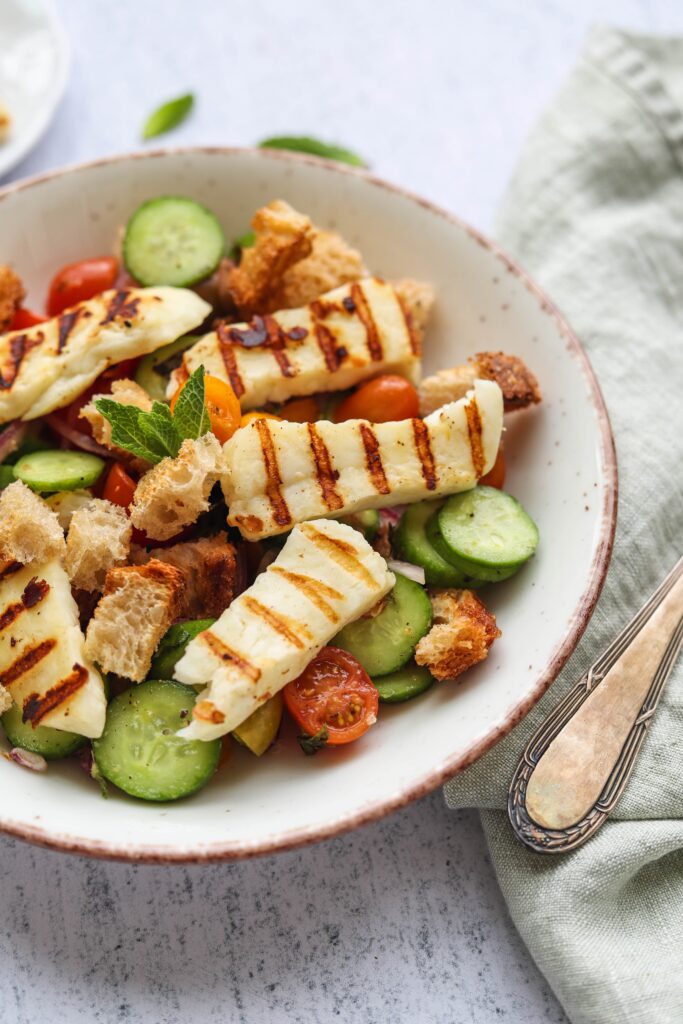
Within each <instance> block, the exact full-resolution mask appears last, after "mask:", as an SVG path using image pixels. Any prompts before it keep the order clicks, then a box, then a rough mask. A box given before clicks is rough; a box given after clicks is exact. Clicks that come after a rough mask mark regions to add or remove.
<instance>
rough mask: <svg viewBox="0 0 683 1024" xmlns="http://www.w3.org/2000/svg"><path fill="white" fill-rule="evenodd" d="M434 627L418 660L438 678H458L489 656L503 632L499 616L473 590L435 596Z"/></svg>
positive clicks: (420, 647) (421, 645) (417, 654)
mask: <svg viewBox="0 0 683 1024" xmlns="http://www.w3.org/2000/svg"><path fill="white" fill-rule="evenodd" d="M431 601H432V609H433V612H434V625H433V626H432V628H431V629H430V631H429V632H428V633H427V635H426V636H423V637H422V639H421V640H420V642H419V643H418V645H417V648H416V650H415V661H416V662H417V664H418V665H424V666H425V667H426V668H428V669H429V671H430V672H431V673H432V675H433V676H434V677H435V678H436V679H455V678H456V677H457V676H459V675H461V674H462V673H463V672H465V671H466V670H467V669H468V668H471V667H472V665H476V664H478V662H480V661H483V660H484V658H486V657H488V653H489V650H490V648H491V644H492V643H493V641H494V640H496V639H497V638H498V637H499V636H500V635H501V632H500V630H499V629H498V627H497V625H496V617H495V615H494V614H493V613H492V612H490V611H489V610H488V609H487V608H486V606H485V605H484V604H483V602H482V601H480V599H479V598H478V597H477V596H476V594H474V593H473V592H472V591H471V590H441V591H436V592H435V593H433V594H432V595H431Z"/></svg>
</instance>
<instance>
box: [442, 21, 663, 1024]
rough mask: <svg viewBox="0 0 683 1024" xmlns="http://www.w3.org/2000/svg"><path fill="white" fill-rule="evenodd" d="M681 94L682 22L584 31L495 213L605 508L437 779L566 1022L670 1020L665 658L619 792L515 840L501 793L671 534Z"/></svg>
mask: <svg viewBox="0 0 683 1024" xmlns="http://www.w3.org/2000/svg"><path fill="white" fill-rule="evenodd" d="M682 111H683V38H680V39H664V38H659V39H657V38H652V37H644V36H636V35H627V34H625V33H622V32H617V31H615V30H610V29H599V30H597V31H596V32H594V33H593V34H592V35H591V37H590V39H589V42H588V46H587V48H586V51H585V53H584V55H583V57H582V59H581V61H580V63H579V65H578V67H577V68H576V70H575V71H574V72H573V74H572V76H571V77H570V79H569V81H568V82H567V84H566V85H565V87H564V89H563V90H562V92H561V93H560V95H559V96H558V97H557V99H556V100H555V102H554V103H553V105H552V107H551V108H550V110H549V111H548V112H547V113H546V115H545V116H544V118H543V119H542V122H541V123H540V124H539V126H538V128H537V129H536V131H535V133H534V134H533V135H532V137H531V139H530V140H529V142H528V145H527V146H526V149H525V151H524V154H523V157H522V160H521V163H520V165H519V167H518V169H517V172H516V175H515V177H514V180H513V182H512V185H511V186H510V189H509V191H508V194H507V196H506V198H505V201H504V204H503V208H502V211H501V214H500V218H499V222H498V231H497V234H498V236H499V237H500V239H501V240H502V242H503V244H504V245H505V246H506V247H507V249H508V250H509V251H510V252H512V253H513V254H515V255H516V256H518V257H519V259H520V261H521V262H522V264H523V265H524V266H525V267H526V268H527V269H528V270H529V271H530V273H531V274H532V275H533V276H534V277H536V278H537V280H538V281H539V282H540V283H541V284H542V285H543V286H544V287H545V288H546V289H547V291H548V293H549V294H550V295H551V296H552V298H553V300H554V301H555V302H556V303H557V304H558V306H559V307H560V309H561V310H562V311H563V312H564V314H565V315H566V317H567V319H568V320H569V323H570V324H571V325H572V326H573V328H574V330H575V331H576V332H577V334H578V336H579V337H580V338H581V340H582V341H583V344H584V345H585V347H586V349H587V351H588V355H589V358H590V360H591V362H592V364H593V367H594V368H595V370H596V372H597V375H598V378H599V380H600V383H601V386H602V389H603V392H604V395H605V399H606V401H607V405H608V408H609V412H610V416H611V420H612V426H613V429H614V434H615V438H616V445H617V455H618V461H619V473H620V500H619V520H618V526H617V536H616V543H615V547H614V555H613V559H612V564H611V568H610V570H609V574H608V577H607V581H606V584H605V588H604V591H603V594H602V597H601V599H600V601H599V603H598V606H597V609H596V612H595V614H594V616H593V618H592V620H591V623H590V626H589V628H588V630H587V632H586V634H585V637H584V639H583V641H582V642H581V644H580V645H579V647H578V649H577V651H576V652H575V653H574V655H573V656H572V658H571V659H570V661H569V663H568V664H567V665H566V667H565V669H564V671H563V672H562V674H561V675H560V677H559V679H558V680H557V681H556V683H555V684H554V685H553V686H552V687H551V689H550V691H549V693H548V694H547V695H546V697H545V698H544V699H543V700H542V701H541V702H540V704H539V705H538V706H537V707H536V708H535V709H534V711H533V712H532V713H531V714H530V715H529V716H528V717H527V718H526V720H525V721H524V722H523V723H522V724H521V725H520V726H519V727H518V728H517V729H515V730H514V731H513V732H512V734H511V735H510V736H508V737H507V738H506V740H504V741H503V742H502V743H500V744H499V745H498V746H497V747H496V748H495V749H494V750H493V751H491V752H490V754H488V755H487V756H486V757H484V758H482V760H481V761H479V762H478V763H477V764H476V765H474V766H473V767H472V768H471V769H469V770H468V771H466V772H464V773H463V774H462V775H460V776H458V777H457V778H456V779H454V780H453V781H452V782H451V783H449V784H448V785H447V786H446V789H445V794H446V801H447V803H448V805H449V806H450V807H462V806H476V807H479V808H481V815H482V821H483V825H484V829H485V832H486V835H487V839H488V843H489V847H490V850H491V856H492V859H493V863H494V865H495V869H496V872H497V875H498V880H499V882H500V885H501V888H502V890H503V893H504V895H505V898H506V900H507V903H508V907H509V909H510V913H511V915H512V917H513V919H514V921H515V924H516V925H517V928H518V929H519V932H520V934H521V935H522V938H523V939H524V941H525V942H526V944H527V946H528V947H529V949H530V951H531V953H532V955H533V956H534V958H535V960H536V962H537V963H538V966H539V967H540V969H541V970H542V971H543V973H544V974H545V975H546V977H547V979H548V981H549V982H550V984H551V985H552V987H553V989H554V991H555V993H556V995H557V996H558V998H559V1000H560V1001H561V1003H562V1004H563V1006H564V1008H565V1010H566V1011H567V1014H568V1015H569V1017H570V1019H571V1020H572V1022H573V1024H636V1022H637V1024H681V1022H683V820H682V819H683V664H681V663H680V662H679V664H678V666H677V669H676V670H675V671H674V673H673V674H672V676H671V678H670V679H669V682H668V684H667V688H666V690H665V693H664V696H663V698H662V702H661V704H660V707H659V710H658V711H657V714H656V715H655V718H654V720H653V722H652V725H651V728H650V732H649V735H648V737H647V739H646V742H645V744H644V747H643V749H642V751H641V754H640V758H639V761H638V763H637V766H636V770H635V773H634V775H633V777H632V779H631V781H630V783H629V786H628V788H627V790H626V792H625V794H624V796H623V798H622V800H621V802H620V804H619V806H618V807H617V809H616V811H615V813H614V814H613V815H612V818H611V819H610V820H609V821H608V822H607V823H606V824H605V825H604V826H603V828H602V829H601V831H600V832H598V833H597V835H596V836H595V837H594V838H593V839H592V840H590V841H589V842H588V843H587V844H586V846H584V847H583V848H581V849H579V850H577V851H575V852H574V853H570V854H565V855H562V856H558V857H550V856H542V855H538V854H533V853H531V852H529V851H527V850H526V849H525V848H524V847H522V846H521V845H520V844H519V843H518V842H517V840H516V839H515V837H514V835H513V833H512V830H511V828H510V826H509V823H508V820H507V814H506V812H505V811H504V810H502V808H504V807H505V803H506V797H507V787H508V783H509V781H510V778H511V776H512V772H513V769H514V767H515V764H516V762H517V759H518V757H519V755H520V753H521V751H522V749H523V748H524V746H525V744H526V742H527V739H528V737H529V735H530V733H531V732H532V730H533V729H535V728H536V727H537V725H538V724H539V722H540V721H541V719H542V718H544V717H545V715H547V713H548V711H549V710H550V708H551V707H554V705H555V704H556V703H557V702H558V701H559V699H560V698H561V697H562V695H563V694H564V693H565V692H566V691H567V689H568V688H569V687H570V686H571V684H572V683H573V682H574V681H575V680H576V679H577V678H578V677H579V676H580V675H581V674H582V673H583V672H584V671H585V670H586V668H587V667H588V666H589V665H590V663H591V662H592V661H593V660H594V658H595V657H596V656H597V655H598V654H599V653H600V652H601V651H602V650H603V649H604V648H605V646H606V645H607V644H608V643H609V641H610V640H611V639H612V638H613V637H614V636H615V634H616V633H617V632H618V630H619V628H620V627H621V626H622V625H624V624H625V623H626V621H627V620H628V619H629V618H630V617H631V616H632V615H633V613H634V612H635V611H636V610H637V608H638V607H639V606H640V604H641V603H642V602H643V601H644V600H645V598H647V597H648V596H649V594H650V593H651V591H652V590H654V588H655V586H656V585H657V584H658V583H659V582H660V580H661V579H662V578H663V576H664V575H665V574H666V572H668V570H669V569H670V568H671V567H672V566H673V564H674V563H675V561H676V559H677V557H678V556H679V555H680V554H681V549H682V548H683V543H682V541H683V486H682V485H683V113H682ZM541 384H542V382H541ZM544 539H545V543H547V544H556V543H561V538H559V537H549V536H546V537H545V538H544ZM503 628H505V627H504V624H503Z"/></svg>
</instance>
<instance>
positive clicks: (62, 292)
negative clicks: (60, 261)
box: [47, 256, 119, 316]
mask: <svg viewBox="0 0 683 1024" xmlns="http://www.w3.org/2000/svg"><path fill="white" fill-rule="evenodd" d="M118 271H119V264H118V260H116V259H115V258H114V257H113V256H100V257H97V258H95V259H90V260H79V262H78V263H69V265H68V266H66V267H62V269H61V270H59V271H57V273H56V274H55V276H54V277H53V278H52V283H51V285H50V291H49V294H48V298H47V313H48V316H59V314H60V313H61V312H62V310H64V309H67V307H68V306H75V305H76V303H77V302H84V301H85V300H86V299H92V298H93V296H94V295H99V294H100V292H106V290H107V289H108V288H113V287H114V283H115V281H116V275H117V274H118Z"/></svg>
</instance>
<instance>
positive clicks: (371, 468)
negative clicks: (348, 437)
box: [358, 422, 391, 494]
mask: <svg viewBox="0 0 683 1024" xmlns="http://www.w3.org/2000/svg"><path fill="white" fill-rule="evenodd" d="M358 430H359V432H360V437H361V441H362V442H363V448H364V449H365V464H366V466H367V469H368V474H369V476H370V479H371V480H372V484H373V487H374V488H375V490H376V491H377V492H378V493H379V494H391V487H390V486H389V481H388V480H387V477H386V473H385V472H384V466H383V465H382V456H381V455H380V451H379V441H378V440H377V438H376V436H375V433H374V431H373V430H372V427H371V426H370V424H369V423H362V422H361V423H359V424H358Z"/></svg>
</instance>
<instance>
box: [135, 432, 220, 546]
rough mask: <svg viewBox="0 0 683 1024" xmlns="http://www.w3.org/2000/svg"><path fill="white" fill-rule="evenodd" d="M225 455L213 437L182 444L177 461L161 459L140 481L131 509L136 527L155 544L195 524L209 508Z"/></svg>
mask: <svg viewBox="0 0 683 1024" xmlns="http://www.w3.org/2000/svg"><path fill="white" fill-rule="evenodd" d="M222 454H223V452H222V449H221V446H220V444H219V442H218V441H217V440H216V438H215V437H214V435H213V434H204V436H203V437H200V438H199V439H198V440H196V441H193V440H190V439H188V440H186V441H183V443H182V446H181V448H180V451H179V453H178V455H177V456H176V458H175V459H171V458H166V459H162V460H161V462H160V463H159V464H158V465H156V466H153V467H152V469H150V470H149V471H148V472H147V473H145V475H144V476H143V477H142V478H141V479H140V482H139V483H138V485H137V487H136V489H135V497H134V498H133V504H132V506H131V519H132V520H133V525H134V526H137V528H138V529H139V530H144V532H145V533H146V534H147V536H148V537H151V538H152V539H154V540H168V538H169V537H173V536H174V535H175V534H176V533H178V532H179V531H180V530H181V529H182V528H183V527H184V526H189V525H190V523H194V522H196V520H197V518H198V516H199V515H200V513H202V512H206V510H207V509H208V507H209V494H210V493H211V488H212V487H213V485H214V484H215V483H216V481H217V480H218V478H219V476H220V473H221V463H222Z"/></svg>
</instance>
